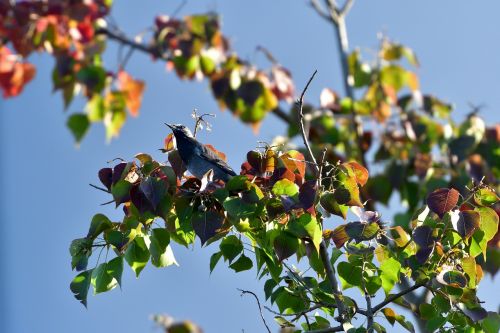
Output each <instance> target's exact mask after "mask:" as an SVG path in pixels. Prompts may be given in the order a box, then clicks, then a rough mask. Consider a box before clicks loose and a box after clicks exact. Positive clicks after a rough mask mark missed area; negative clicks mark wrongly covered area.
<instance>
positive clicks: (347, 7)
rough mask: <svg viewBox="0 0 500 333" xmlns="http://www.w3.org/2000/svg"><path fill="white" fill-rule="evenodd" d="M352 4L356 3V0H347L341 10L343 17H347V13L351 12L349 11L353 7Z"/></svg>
mask: <svg viewBox="0 0 500 333" xmlns="http://www.w3.org/2000/svg"><path fill="white" fill-rule="evenodd" d="M352 5H354V0H347V1H346V2H345V4H344V7H342V9H341V10H340V15H342V16H343V17H346V15H347V14H349V11H350V10H351V8H352Z"/></svg>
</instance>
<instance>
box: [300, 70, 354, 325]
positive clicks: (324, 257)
mask: <svg viewBox="0 0 500 333" xmlns="http://www.w3.org/2000/svg"><path fill="white" fill-rule="evenodd" d="M317 72H318V71H317V70H315V71H314V73H313V74H312V75H311V77H310V78H309V80H308V81H307V84H306V86H305V87H304V89H303V90H302V93H301V94H300V98H299V100H298V101H297V104H298V108H299V123H300V124H299V125H300V130H301V134H302V140H303V141H304V145H305V146H306V149H307V152H308V153H309V157H310V159H311V161H312V162H313V166H314V169H315V171H316V174H318V177H321V175H320V174H319V173H320V171H321V168H320V166H319V165H318V163H317V161H316V158H315V157H314V154H313V152H312V150H311V145H310V144H309V140H308V138H307V134H306V131H305V128H304V112H303V106H304V96H305V94H306V91H307V89H308V88H309V85H310V84H311V82H312V80H313V79H314V76H315V75H316V73H317ZM319 254H320V257H321V261H322V262H323V266H325V271H326V275H327V277H328V281H329V282H330V286H331V288H332V290H333V297H334V298H335V304H337V308H338V311H339V317H340V320H339V321H340V322H342V323H343V322H345V321H346V320H347V318H345V314H346V306H345V304H344V302H343V301H342V300H341V297H340V296H341V292H340V290H339V286H338V282H337V278H336V277H335V272H334V270H333V266H332V264H331V262H330V258H329V256H328V250H327V249H326V243H325V240H324V239H323V240H322V241H321V243H320V246H319Z"/></svg>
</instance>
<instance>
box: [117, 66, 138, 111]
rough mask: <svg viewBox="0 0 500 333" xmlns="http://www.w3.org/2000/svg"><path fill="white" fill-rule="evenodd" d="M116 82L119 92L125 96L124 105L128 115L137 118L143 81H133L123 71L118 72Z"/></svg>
mask: <svg viewBox="0 0 500 333" xmlns="http://www.w3.org/2000/svg"><path fill="white" fill-rule="evenodd" d="M118 82H119V85H120V90H121V91H122V92H123V94H124V96H125V103H126V105H127V108H128V110H129V111H130V114H131V115H132V116H135V117H136V116H138V115H139V109H140V108H141V103H142V94H143V92H144V86H145V84H144V81H141V80H135V79H134V78H132V76H130V74H128V73H127V72H125V71H124V70H120V71H119V72H118Z"/></svg>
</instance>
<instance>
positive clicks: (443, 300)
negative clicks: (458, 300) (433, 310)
mask: <svg viewBox="0 0 500 333" xmlns="http://www.w3.org/2000/svg"><path fill="white" fill-rule="evenodd" d="M432 304H433V305H434V306H435V307H437V309H438V311H439V312H440V313H446V312H448V311H450V310H451V302H450V300H449V299H448V298H447V297H445V296H443V295H441V294H436V295H435V296H434V297H433V298H432Z"/></svg>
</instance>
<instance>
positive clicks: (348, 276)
mask: <svg viewBox="0 0 500 333" xmlns="http://www.w3.org/2000/svg"><path fill="white" fill-rule="evenodd" d="M337 273H338V274H339V276H340V282H341V283H342V289H349V288H352V287H354V286H357V287H361V286H362V283H361V273H362V270H361V267H359V266H355V265H354V264H351V263H350V262H345V261H342V262H340V263H339V264H338V265H337Z"/></svg>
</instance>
